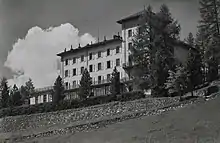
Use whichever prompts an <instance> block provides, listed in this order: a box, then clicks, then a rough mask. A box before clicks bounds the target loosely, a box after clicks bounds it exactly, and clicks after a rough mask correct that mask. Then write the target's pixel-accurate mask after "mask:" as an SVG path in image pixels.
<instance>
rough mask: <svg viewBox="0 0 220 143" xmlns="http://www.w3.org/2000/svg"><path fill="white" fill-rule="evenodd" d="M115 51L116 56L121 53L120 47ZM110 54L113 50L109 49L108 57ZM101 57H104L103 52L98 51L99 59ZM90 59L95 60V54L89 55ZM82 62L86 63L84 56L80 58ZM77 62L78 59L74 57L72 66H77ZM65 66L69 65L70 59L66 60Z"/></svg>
mask: <svg viewBox="0 0 220 143" xmlns="http://www.w3.org/2000/svg"><path fill="white" fill-rule="evenodd" d="M115 51H116V54H118V53H120V46H117V47H116V50H115ZM110 54H111V49H107V51H106V56H110ZM101 57H102V51H98V53H97V58H101ZM88 58H89V60H93V59H94V53H89V56H88ZM80 61H81V62H84V61H85V56H84V55H81V56H80ZM76 62H77V58H76V57H74V58H73V59H72V64H75V63H76ZM65 65H69V60H68V59H66V60H65Z"/></svg>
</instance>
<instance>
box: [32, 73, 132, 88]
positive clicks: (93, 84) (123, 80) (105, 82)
mask: <svg viewBox="0 0 220 143" xmlns="http://www.w3.org/2000/svg"><path fill="white" fill-rule="evenodd" d="M131 80H132V79H129V78H127V77H126V78H121V79H120V81H121V83H124V82H128V81H131ZM110 82H111V80H107V79H105V80H100V81H93V82H92V86H95V85H100V84H108V83H110ZM79 86H80V85H79V84H77V85H74V86H68V87H67V86H64V89H65V90H72V89H77V88H79ZM49 90H53V86H47V87H44V88H37V89H35V92H45V91H49Z"/></svg>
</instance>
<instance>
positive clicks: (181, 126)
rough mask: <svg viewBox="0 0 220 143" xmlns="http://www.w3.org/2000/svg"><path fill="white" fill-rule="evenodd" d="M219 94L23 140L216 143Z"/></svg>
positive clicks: (219, 135)
mask: <svg viewBox="0 0 220 143" xmlns="http://www.w3.org/2000/svg"><path fill="white" fill-rule="evenodd" d="M219 106H220V97H217V98H215V99H214V100H209V101H207V102H202V101H201V102H197V103H196V104H192V105H189V106H185V107H184V108H182V109H178V111H176V110H170V111H166V112H162V111H163V110H160V111H159V112H162V113H161V114H159V115H153V116H144V117H140V118H136V119H130V120H126V121H122V122H118V123H115V124H110V125H107V126H106V125H105V126H103V127H102V128H97V129H95V128H94V129H93V130H88V131H85V132H74V133H67V134H65V135H57V136H56V135H55V136H52V137H44V138H38V139H35V140H31V141H27V142H25V143H34V141H35V143H75V142H76V143H197V142H198V143H219V142H220V108H219Z"/></svg>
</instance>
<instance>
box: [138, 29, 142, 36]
mask: <svg viewBox="0 0 220 143" xmlns="http://www.w3.org/2000/svg"><path fill="white" fill-rule="evenodd" d="M141 29H142V28H141V27H139V28H138V34H139V35H140V34H141V33H142V31H141Z"/></svg>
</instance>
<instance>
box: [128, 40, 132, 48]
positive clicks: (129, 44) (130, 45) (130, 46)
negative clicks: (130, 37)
mask: <svg viewBox="0 0 220 143" xmlns="http://www.w3.org/2000/svg"><path fill="white" fill-rule="evenodd" d="M131 48H132V43H131V42H130V43H128V50H131Z"/></svg>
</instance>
